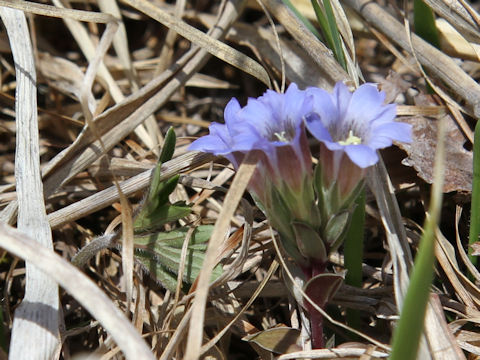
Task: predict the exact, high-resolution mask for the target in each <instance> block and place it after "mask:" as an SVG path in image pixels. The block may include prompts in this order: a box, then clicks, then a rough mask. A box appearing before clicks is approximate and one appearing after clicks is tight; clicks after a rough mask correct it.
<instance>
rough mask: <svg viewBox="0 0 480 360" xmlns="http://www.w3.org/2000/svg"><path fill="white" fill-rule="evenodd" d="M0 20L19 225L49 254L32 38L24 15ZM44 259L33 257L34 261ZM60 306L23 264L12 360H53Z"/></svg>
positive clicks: (47, 282)
mask: <svg viewBox="0 0 480 360" xmlns="http://www.w3.org/2000/svg"><path fill="white" fill-rule="evenodd" d="M0 16H1V17H2V21H3V23H4V24H5V27H6V28H7V32H8V37H9V40H10V46H11V49H12V53H13V58H14V60H15V68H16V71H15V72H16V81H17V89H16V95H15V111H16V127H17V147H16V153H15V177H16V183H17V184H16V186H17V199H18V220H17V224H18V228H19V229H21V230H22V231H24V232H25V233H26V234H28V235H29V236H31V237H33V238H34V239H35V240H31V241H32V245H31V246H33V247H35V246H38V245H40V246H45V247H46V248H47V249H49V250H48V251H50V252H51V253H53V243H52V234H51V230H50V226H49V224H48V221H47V214H46V210H45V203H44V199H43V187H42V181H41V178H40V157H39V136H38V117H37V96H36V92H37V88H36V73H35V64H34V61H33V50H32V45H31V43H30V34H29V31H28V26H27V21H26V19H25V15H24V13H23V12H21V11H19V10H13V9H8V8H4V7H1V8H0ZM33 244H35V245H33ZM42 260H43V259H41V258H40V257H37V260H36V261H42ZM59 303H60V300H59V296H58V286H57V284H56V283H55V282H54V281H52V279H51V278H49V277H48V276H45V274H43V273H41V272H40V271H39V270H38V269H37V268H36V267H35V266H33V263H32V262H26V289H25V297H24V299H23V302H22V304H21V305H20V307H18V308H17V310H16V312H15V319H14V323H13V328H12V340H11V345H10V357H11V358H12V359H37V358H39V356H40V357H43V356H45V357H47V358H50V359H57V358H58V357H59V356H60V347H61V342H60V333H59V323H60V318H59Z"/></svg>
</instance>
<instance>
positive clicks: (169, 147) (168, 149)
mask: <svg viewBox="0 0 480 360" xmlns="http://www.w3.org/2000/svg"><path fill="white" fill-rule="evenodd" d="M176 142H177V136H176V135H175V131H173V127H170V129H168V131H167V134H166V135H165V140H164V141H163V148H162V152H161V153H160V157H159V159H158V161H159V162H160V163H164V162H167V161H169V160H171V158H172V156H173V153H174V151H175V144H176Z"/></svg>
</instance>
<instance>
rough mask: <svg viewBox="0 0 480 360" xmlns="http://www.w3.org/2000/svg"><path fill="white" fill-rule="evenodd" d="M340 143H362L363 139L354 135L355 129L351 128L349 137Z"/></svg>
mask: <svg viewBox="0 0 480 360" xmlns="http://www.w3.org/2000/svg"><path fill="white" fill-rule="evenodd" d="M338 143H339V144H340V145H360V144H361V143H362V139H361V138H359V137H358V136H355V135H353V131H352V130H350V131H349V133H348V137H347V139H346V140H341V141H339V142H338Z"/></svg>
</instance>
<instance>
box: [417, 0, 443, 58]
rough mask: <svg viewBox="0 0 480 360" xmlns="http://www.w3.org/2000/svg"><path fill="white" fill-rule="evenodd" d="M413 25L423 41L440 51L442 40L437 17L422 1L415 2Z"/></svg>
mask: <svg viewBox="0 0 480 360" xmlns="http://www.w3.org/2000/svg"><path fill="white" fill-rule="evenodd" d="M413 24H414V26H415V33H416V34H417V35H418V36H420V37H421V38H422V39H423V40H425V41H427V42H429V43H430V44H432V45H433V46H435V47H436V48H437V49H440V38H439V37H438V30H437V26H436V25H435V15H434V13H433V11H432V9H431V8H430V7H429V6H428V5H427V4H425V3H424V2H423V1H422V0H415V1H414V2H413Z"/></svg>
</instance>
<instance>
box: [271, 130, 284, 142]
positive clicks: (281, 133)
mask: <svg viewBox="0 0 480 360" xmlns="http://www.w3.org/2000/svg"><path fill="white" fill-rule="evenodd" d="M273 136H275V137H276V138H277V139H278V141H280V142H284V143H286V142H288V139H287V135H286V132H285V131H282V132H280V133H278V132H276V133H273Z"/></svg>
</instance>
